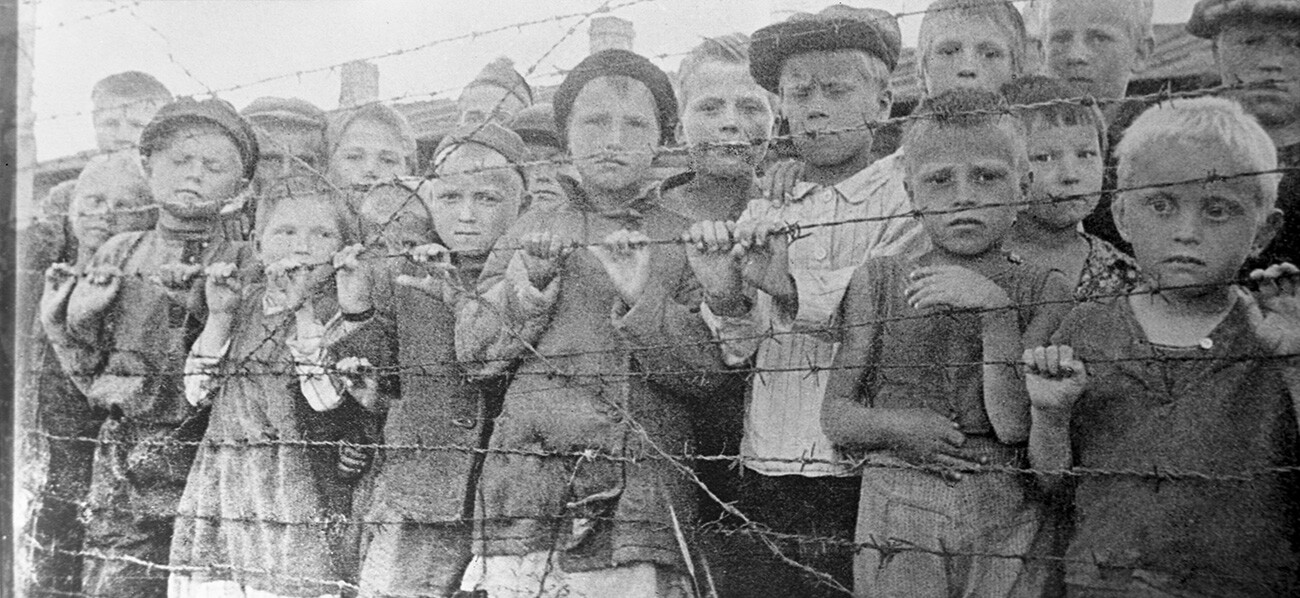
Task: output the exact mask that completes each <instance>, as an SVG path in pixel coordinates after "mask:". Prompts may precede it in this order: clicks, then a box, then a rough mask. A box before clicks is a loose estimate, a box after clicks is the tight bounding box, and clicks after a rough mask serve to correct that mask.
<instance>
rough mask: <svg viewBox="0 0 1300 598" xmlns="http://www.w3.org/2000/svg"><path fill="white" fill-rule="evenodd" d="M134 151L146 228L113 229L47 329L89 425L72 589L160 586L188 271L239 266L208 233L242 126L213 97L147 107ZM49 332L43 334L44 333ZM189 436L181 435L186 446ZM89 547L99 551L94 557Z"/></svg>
mask: <svg viewBox="0 0 1300 598" xmlns="http://www.w3.org/2000/svg"><path fill="white" fill-rule="evenodd" d="M140 154H141V156H142V157H143V159H144V168H145V173H146V175H147V176H148V180H149V187H150V190H151V191H152V193H153V196H154V199H155V201H157V203H158V204H159V206H160V208H161V210H160V213H159V216H158V223H157V225H156V226H155V228H153V229H152V230H149V231H144V232H133V233H125V234H121V235H117V236H115V237H113V238H112V239H110V240H109V241H108V242H107V243H105V244H104V245H103V246H102V247H100V249H99V251H97V252H96V253H95V256H94V258H93V259H92V260H91V262H90V264H89V265H88V268H87V270H86V274H85V276H84V277H83V278H81V279H80V280H79V281H77V282H76V285H75V286H71V285H69V287H70V289H65V290H64V291H63V292H64V293H66V295H65V296H66V297H67V307H66V320H65V327H66V329H65V330H64V331H62V334H57V335H52V339H51V340H52V341H53V342H54V347H55V350H56V352H57V353H58V355H59V358H60V360H61V361H62V363H63V366H64V368H65V369H66V370H67V371H68V373H69V375H70V376H72V378H73V380H74V382H76V383H77V384H78V386H79V387H80V388H81V390H82V391H83V392H84V393H85V395H86V397H87V399H88V400H89V401H90V403H91V405H93V406H96V407H99V408H103V409H105V410H107V411H108V414H109V417H108V420H107V421H106V422H105V423H104V424H103V426H102V427H101V428H100V432H99V439H98V448H97V450H96V454H95V463H94V472H93V474H92V480H91V488H90V498H89V500H88V501H87V503H88V504H87V507H86V511H85V517H86V521H87V531H86V542H85V545H86V550H87V552H89V553H91V554H95V555H96V556H93V557H88V559H87V562H86V563H85V565H84V573H83V583H82V591H83V592H86V593H87V594H90V595H94V596H121V597H127V596H130V597H137V598H138V597H142V596H143V597H161V596H164V595H166V591H167V571H166V570H165V569H163V568H159V567H155V566H151V565H149V564H158V565H165V564H166V563H167V559H168V550H169V545H170V543H171V531H172V518H173V513H174V511H175V509H176V505H177V501H178V500H179V498H180V494H181V491H182V490H183V489H184V486H185V479H186V475H187V474H188V471H189V466H190V461H191V460H192V459H193V456H194V446H193V445H192V443H193V442H194V441H197V440H198V439H199V438H200V437H201V436H202V434H203V427H204V426H205V418H204V417H203V414H202V413H199V412H197V411H196V410H194V409H193V408H192V407H191V406H190V405H189V403H188V402H187V401H186V400H185V397H184V393H183V392H182V390H181V389H182V376H181V371H182V368H183V366H184V358H185V355H186V354H187V353H188V351H189V343H191V342H192V341H193V339H194V338H195V336H196V335H197V334H198V332H199V329H200V328H201V325H202V324H201V323H202V322H203V320H204V317H203V312H204V311H205V307H204V305H203V300H202V293H201V292H194V291H195V290H196V289H197V290H198V291H201V290H202V284H201V283H200V284H198V285H195V284H194V281H195V279H196V276H197V274H198V273H199V272H200V271H202V269H203V268H204V267H205V266H206V265H208V264H211V263H214V262H232V263H236V264H241V265H242V264H246V263H247V262H248V261H249V260H248V252H247V251H246V248H245V246H244V245H243V244H242V243H238V242H232V241H229V240H227V239H226V237H225V236H224V234H223V233H222V231H221V226H220V211H221V208H222V206H224V205H225V204H226V203H227V202H229V201H230V200H231V198H233V197H235V196H236V195H238V194H239V192H240V191H241V190H242V189H243V188H244V187H246V186H247V185H248V182H249V181H250V180H251V179H252V178H253V173H254V171H255V169H256V166H257V159H258V145H257V139H256V136H255V134H254V132H253V130H252V129H251V128H250V127H249V126H248V123H247V122H245V121H244V120H243V119H242V118H240V116H239V114H238V113H236V112H235V110H234V108H233V107H231V106H230V105H229V104H227V103H226V102H223V101H221V100H205V101H201V102H199V101H195V100H191V99H188V98H187V99H182V100H179V101H176V102H173V103H171V104H168V105H167V106H164V107H163V108H162V109H161V110H159V112H158V114H157V115H156V116H155V117H154V120H153V121H152V122H150V123H149V125H148V126H147V127H145V130H144V133H143V134H142V136H141V138H140ZM55 337H57V338H55ZM187 442H188V443H191V444H186V443H187ZM101 555H102V556H101Z"/></svg>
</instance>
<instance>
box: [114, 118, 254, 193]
mask: <svg viewBox="0 0 1300 598" xmlns="http://www.w3.org/2000/svg"><path fill="white" fill-rule="evenodd" d="M200 123H206V124H211V125H216V126H217V127H218V128H220V129H221V130H222V131H223V132H224V133H225V134H226V135H227V136H228V137H230V140H231V141H233V142H234V143H235V148H236V149H238V150H239V159H240V162H242V163H243V166H244V178H245V179H248V180H252V178H253V172H254V171H256V170H257V159H258V157H259V156H260V155H261V152H260V150H259V148H258V145H257V135H256V134H255V133H254V132H253V128H252V127H251V126H249V124H248V121H246V120H244V118H243V117H241V116H240V115H239V113H238V112H236V111H235V107H234V106H231V105H230V102H227V101H225V100H219V99H217V98H212V99H208V100H202V101H199V100H195V99H194V98H180V99H178V100H176V101H174V102H172V103H170V104H167V105H166V106H163V107H162V108H160V109H159V110H158V113H157V114H155V115H154V117H153V120H151V121H149V124H148V125H145V127H144V131H142V132H141V133H140V155H141V156H144V157H145V158H148V157H149V156H150V155H151V154H153V153H154V152H155V151H157V150H158V149H160V147H161V145H162V144H163V142H165V141H166V140H167V138H168V137H169V136H170V135H171V134H172V133H174V132H176V130H177V129H179V128H181V127H184V126H186V125H195V124H200Z"/></svg>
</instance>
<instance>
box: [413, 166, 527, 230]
mask: <svg viewBox="0 0 1300 598" xmlns="http://www.w3.org/2000/svg"><path fill="white" fill-rule="evenodd" d="M438 173H439V174H438V178H436V179H433V180H432V181H430V182H429V185H430V191H429V193H430V196H431V199H432V202H431V205H430V207H429V212H430V213H431V214H433V226H434V229H435V230H436V231H438V236H439V237H440V238H441V239H442V240H443V242H444V243H445V244H446V245H447V248H448V249H451V250H453V251H463V252H467V253H474V254H483V253H487V252H488V251H489V250H491V249H492V244H493V243H496V240H497V238H499V237H500V236H501V235H502V234H504V233H505V232H506V230H507V229H509V228H510V225H511V224H514V222H515V218H517V217H518V216H519V205H520V202H521V201H522V200H523V194H524V183H523V181H522V180H521V179H520V177H519V175H518V174H517V173H516V172H515V170H514V168H513V167H511V165H510V162H509V161H507V160H506V158H505V156H502V155H501V154H498V153H496V152H495V151H492V150H491V149H489V148H486V147H483V146H481V145H476V144H468V145H462V146H460V147H458V148H456V149H455V150H453V151H452V153H451V154H450V155H448V156H447V158H446V159H445V160H444V161H443V162H442V165H441V166H439V167H438Z"/></svg>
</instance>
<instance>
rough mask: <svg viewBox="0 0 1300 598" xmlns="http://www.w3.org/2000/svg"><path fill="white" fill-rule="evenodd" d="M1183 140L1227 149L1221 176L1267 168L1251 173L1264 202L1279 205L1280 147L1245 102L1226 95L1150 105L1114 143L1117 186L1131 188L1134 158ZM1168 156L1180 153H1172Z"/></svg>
mask: <svg viewBox="0 0 1300 598" xmlns="http://www.w3.org/2000/svg"><path fill="white" fill-rule="evenodd" d="M1174 140H1178V141H1183V142H1186V143H1190V144H1193V145H1196V146H1202V147H1204V146H1210V147H1215V145H1213V144H1217V147H1218V148H1220V149H1223V150H1226V151H1225V153H1224V157H1225V158H1227V159H1226V160H1225V161H1224V165H1225V167H1227V168H1231V169H1233V170H1232V171H1229V172H1218V173H1215V174H1217V175H1220V176H1231V175H1241V174H1249V173H1255V172H1261V173H1262V172H1267V173H1268V174H1259V175H1257V176H1254V177H1251V178H1252V180H1254V181H1256V182H1257V183H1258V184H1259V188H1260V189H1259V191H1260V200H1261V201H1260V205H1261V206H1262V207H1264V208H1265V209H1269V210H1271V209H1273V206H1274V205H1275V204H1276V203H1277V185H1278V183H1279V182H1280V181H1281V178H1282V175H1281V174H1278V173H1276V172H1272V171H1275V170H1277V148H1276V147H1275V146H1274V145H1273V140H1272V138H1270V137H1269V136H1268V133H1267V132H1265V131H1264V127H1262V126H1260V124H1259V122H1258V121H1256V120H1255V118H1254V117H1252V116H1250V115H1249V114H1247V113H1246V111H1245V110H1244V109H1242V107H1241V104H1238V103H1237V102H1234V101H1232V100H1227V99H1223V98H1196V99H1192V100H1180V101H1178V102H1167V103H1162V104H1158V105H1156V106H1153V107H1151V108H1150V109H1148V110H1147V111H1146V112H1143V113H1142V115H1141V116H1139V117H1138V118H1137V120H1135V121H1133V124H1132V125H1129V127H1128V129H1127V130H1126V131H1125V132H1124V138H1123V139H1122V140H1121V141H1120V142H1119V144H1118V145H1117V146H1116V147H1115V153H1116V155H1117V156H1118V159H1119V165H1118V169H1117V172H1118V185H1119V188H1120V189H1121V190H1123V189H1124V188H1125V187H1127V186H1129V185H1130V184H1131V183H1132V181H1133V177H1134V175H1135V174H1136V173H1134V171H1133V160H1134V158H1135V157H1136V156H1137V155H1138V154H1139V153H1142V152H1147V151H1149V148H1150V147H1151V146H1152V145H1155V144H1157V143H1168V142H1170V141H1174ZM1168 159H1170V160H1177V159H1179V158H1178V156H1168Z"/></svg>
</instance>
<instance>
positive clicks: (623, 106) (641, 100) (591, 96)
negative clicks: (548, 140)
mask: <svg viewBox="0 0 1300 598" xmlns="http://www.w3.org/2000/svg"><path fill="white" fill-rule="evenodd" d="M568 136H569V154H570V155H571V156H572V157H573V161H574V164H575V166H577V168H578V174H579V175H580V176H581V177H582V184H583V185H584V186H586V187H588V188H591V189H597V190H603V191H623V190H626V189H629V188H632V187H636V186H639V185H640V184H642V183H643V182H644V181H646V180H648V179H649V178H650V174H651V172H650V163H651V162H652V161H653V160H654V156H655V150H656V149H658V147H659V121H658V118H657V115H656V111H655V99H654V96H653V95H652V94H651V93H650V88H648V87H646V86H645V84H644V83H642V82H640V81H637V80H634V79H630V78H618V79H615V78H613V77H598V78H596V79H592V80H591V81H590V82H589V83H587V84H586V85H584V86H583V87H582V89H581V90H580V91H579V92H578V96H577V97H576V98H574V100H573V110H572V112H570V113H569V130H568Z"/></svg>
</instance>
